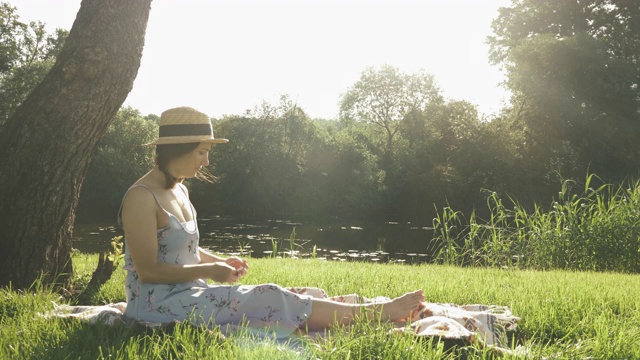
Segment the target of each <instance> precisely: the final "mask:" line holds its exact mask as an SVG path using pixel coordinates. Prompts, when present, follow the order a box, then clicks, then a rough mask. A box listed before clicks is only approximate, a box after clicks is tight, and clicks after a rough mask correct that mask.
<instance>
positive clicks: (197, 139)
mask: <svg viewBox="0 0 640 360" xmlns="http://www.w3.org/2000/svg"><path fill="white" fill-rule="evenodd" d="M228 142H229V139H222V138H217V139H212V138H210V137H207V138H203V137H202V136H174V137H161V138H159V139H157V140H156V141H154V142H150V143H148V144H144V145H145V146H152V145H172V144H188V143H207V144H226V143H228Z"/></svg>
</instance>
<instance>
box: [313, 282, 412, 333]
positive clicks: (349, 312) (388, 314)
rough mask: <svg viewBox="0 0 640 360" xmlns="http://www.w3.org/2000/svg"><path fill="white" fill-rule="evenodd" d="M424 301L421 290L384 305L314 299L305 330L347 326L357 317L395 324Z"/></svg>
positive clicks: (409, 314)
mask: <svg viewBox="0 0 640 360" xmlns="http://www.w3.org/2000/svg"><path fill="white" fill-rule="evenodd" d="M423 301H424V295H423V294H422V290H416V291H413V292H410V293H406V294H404V295H402V296H399V297H397V298H395V299H392V300H390V301H388V302H385V303H376V304H345V303H341V302H336V301H331V300H325V299H314V300H313V304H312V307H311V316H309V319H307V323H306V330H309V331H317V330H323V329H328V328H329V326H331V325H332V324H336V323H337V324H342V325H349V324H351V323H352V322H353V321H354V319H355V318H356V317H357V316H358V315H365V316H370V318H371V319H376V320H378V319H379V320H382V321H390V322H396V321H399V320H401V319H404V318H407V317H409V316H411V313H412V312H413V311H415V310H417V309H418V307H419V306H420V304H421V303H422V302H423Z"/></svg>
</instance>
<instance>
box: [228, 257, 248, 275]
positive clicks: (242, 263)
mask: <svg viewBox="0 0 640 360" xmlns="http://www.w3.org/2000/svg"><path fill="white" fill-rule="evenodd" d="M224 262H225V263H226V264H227V265H229V266H232V267H233V268H234V269H235V270H236V272H237V275H238V279H240V278H241V277H243V276H245V275H246V274H247V270H248V269H249V264H248V263H247V260H244V259H241V258H239V257H237V256H231V257H229V258H226V259H225V260H224Z"/></svg>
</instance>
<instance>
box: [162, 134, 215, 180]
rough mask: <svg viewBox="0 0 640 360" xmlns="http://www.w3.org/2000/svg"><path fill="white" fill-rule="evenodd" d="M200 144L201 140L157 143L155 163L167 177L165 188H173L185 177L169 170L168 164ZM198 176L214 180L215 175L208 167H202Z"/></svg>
mask: <svg viewBox="0 0 640 360" xmlns="http://www.w3.org/2000/svg"><path fill="white" fill-rule="evenodd" d="M198 146H200V143H199V142H195V143H184V144H163V145H156V157H155V163H156V165H158V169H159V170H160V171H162V173H163V174H164V178H165V182H166V184H165V189H172V188H173V187H174V186H176V184H177V183H179V182H182V181H183V180H184V178H176V177H174V176H173V175H171V173H169V171H168V170H167V165H168V164H169V162H170V161H171V160H173V159H176V158H179V157H180V156H183V155H186V154H188V153H190V152H192V151H194V150H195V149H197V148H198ZM196 178H197V179H199V180H203V181H208V182H213V181H215V179H216V178H215V176H213V175H212V174H211V173H210V172H209V171H208V170H207V169H205V168H202V169H200V170H198V172H197V173H196Z"/></svg>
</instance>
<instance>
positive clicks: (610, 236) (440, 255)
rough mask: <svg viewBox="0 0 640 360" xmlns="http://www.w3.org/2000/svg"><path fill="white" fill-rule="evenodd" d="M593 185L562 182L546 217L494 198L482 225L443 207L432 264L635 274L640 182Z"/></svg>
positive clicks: (639, 261) (639, 260) (639, 256)
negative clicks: (577, 185)
mask: <svg viewBox="0 0 640 360" xmlns="http://www.w3.org/2000/svg"><path fill="white" fill-rule="evenodd" d="M598 180H599V179H598V178H597V177H596V176H595V175H593V174H591V175H588V176H587V177H586V180H585V184H584V187H583V188H582V189H580V191H578V192H577V193H575V192H574V189H575V188H576V183H575V182H574V181H565V182H564V183H563V184H562V188H561V190H560V192H559V193H558V198H557V200H555V201H553V202H552V204H551V206H550V208H549V209H547V210H545V209H543V208H542V207H541V206H540V205H538V204H536V205H534V206H533V209H526V208H525V207H524V206H522V205H521V204H520V203H518V201H516V200H514V199H512V198H509V199H508V201H504V200H503V199H502V198H500V197H499V196H498V195H497V194H496V193H495V192H492V193H489V194H488V196H487V202H486V206H487V210H488V213H489V216H488V217H487V218H485V219H480V218H479V217H478V216H476V212H475V211H474V212H472V213H471V214H470V215H469V216H468V217H466V216H464V214H462V213H461V212H459V211H455V210H453V209H451V208H450V207H444V208H442V209H441V210H439V211H438V216H437V217H436V218H435V219H434V220H433V227H434V230H435V231H434V234H435V235H434V238H433V240H432V242H431V245H430V247H431V250H432V253H433V254H434V259H435V262H436V263H444V264H452V265H463V266H489V267H515V268H528V269H540V270H545V269H570V270H589V271H617V272H625V273H638V272H640V182H639V181H632V182H628V183H627V184H625V185H620V186H617V187H615V186H612V185H610V184H602V185H599V186H597V187H593V186H592V185H593V184H594V183H595V182H596V181H598Z"/></svg>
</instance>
